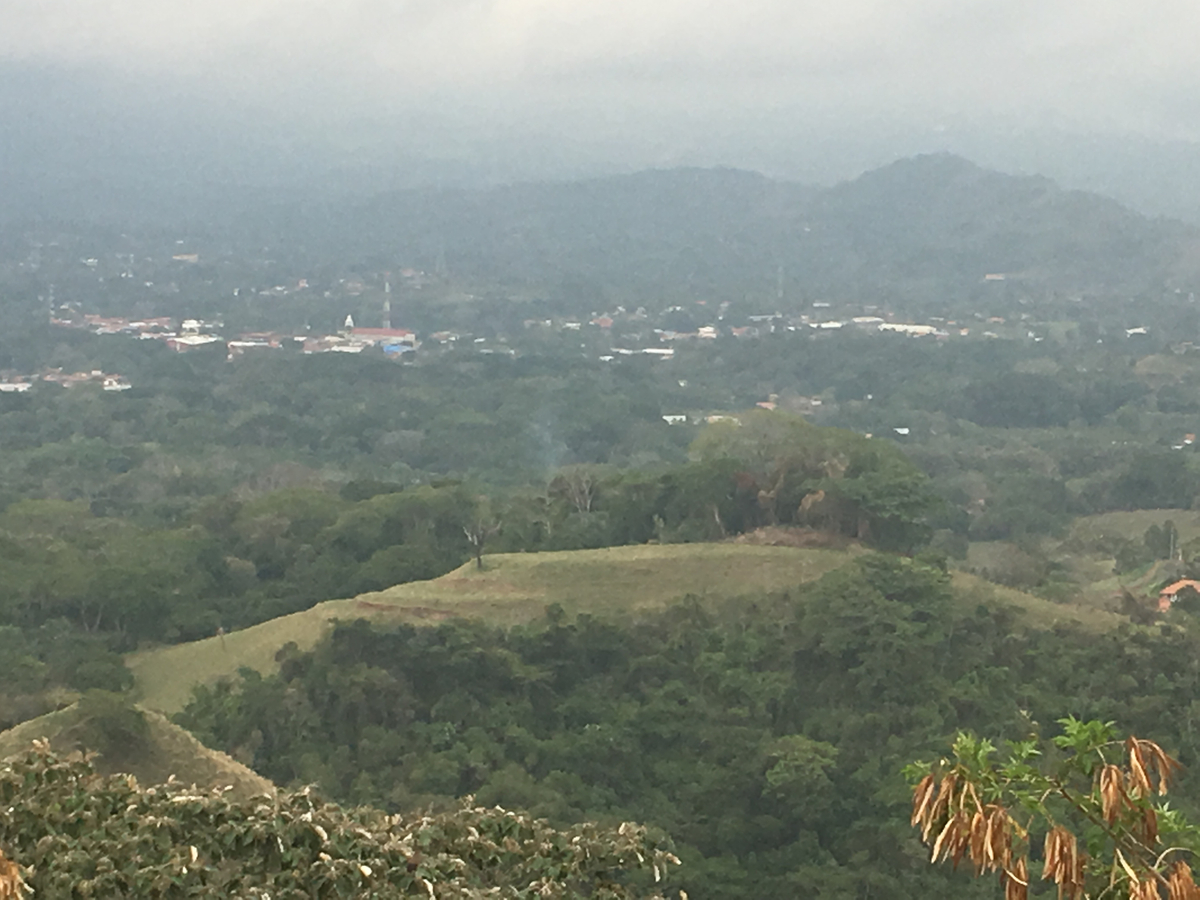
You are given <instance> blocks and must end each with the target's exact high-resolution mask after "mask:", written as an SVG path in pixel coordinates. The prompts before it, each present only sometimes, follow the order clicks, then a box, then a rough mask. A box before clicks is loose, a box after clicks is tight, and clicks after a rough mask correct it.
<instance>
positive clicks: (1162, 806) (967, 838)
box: [909, 718, 1200, 900]
mask: <svg viewBox="0 0 1200 900" xmlns="http://www.w3.org/2000/svg"><path fill="white" fill-rule="evenodd" d="M1059 723H1060V724H1061V725H1062V726H1063V732H1062V734H1060V735H1059V736H1057V737H1055V738H1054V739H1053V740H1052V741H1051V742H1049V744H1046V743H1044V742H1043V741H1041V740H1040V739H1038V738H1034V739H1032V740H1028V741H1020V742H1016V743H1010V744H1009V745H1008V747H1007V756H1006V758H1004V759H998V758H997V757H998V756H999V753H998V751H997V748H996V747H995V746H994V745H993V744H991V743H990V742H988V741H987V740H983V739H980V738H976V737H972V736H970V735H966V734H960V735H959V736H958V738H957V739H956V740H955V742H954V746H953V752H954V758H953V759H943V760H940V761H938V762H936V763H933V764H921V763H918V764H915V765H913V766H911V767H910V769H909V774H910V776H911V777H912V778H913V780H914V781H916V785H915V787H914V788H913V812H912V824H913V825H914V826H916V827H917V828H919V829H920V830H921V840H922V841H924V842H925V843H926V844H927V845H928V846H929V847H930V848H931V852H932V855H931V860H932V861H933V862H943V861H949V862H951V863H952V864H953V865H954V866H955V867H957V866H958V865H959V863H960V862H961V861H962V860H963V859H966V860H968V861H969V862H970V864H971V865H972V866H973V867H974V871H975V874H976V875H977V876H979V875H984V874H986V873H992V872H994V873H997V874H998V875H999V877H1000V881H1001V884H1002V885H1003V886H1004V896H1005V900H1026V898H1027V897H1028V895H1029V888H1030V880H1031V877H1032V876H1031V866H1033V865H1034V855H1035V854H1036V852H1037V851H1038V850H1039V849H1040V851H1041V853H1040V855H1041V860H1040V862H1041V866H1042V871H1041V878H1042V879H1044V880H1046V881H1048V882H1053V883H1054V884H1055V885H1057V887H1058V896H1059V898H1060V900H1061V898H1063V897H1067V898H1069V900H1081V898H1099V897H1106V898H1109V897H1111V898H1129V900H1164V898H1166V900H1200V888H1197V886H1196V882H1195V879H1194V878H1193V875H1192V871H1191V868H1190V867H1189V865H1188V862H1189V860H1191V859H1193V857H1194V856H1195V854H1196V853H1197V852H1200V829H1197V828H1196V827H1195V826H1193V825H1191V824H1189V823H1188V822H1186V821H1185V820H1184V819H1183V817H1182V816H1180V815H1179V813H1178V812H1176V811H1175V810H1172V809H1171V808H1170V807H1169V806H1168V805H1167V804H1166V803H1165V802H1164V801H1163V800H1162V799H1161V798H1162V797H1163V796H1164V795H1165V794H1166V793H1167V789H1168V787H1169V785H1170V782H1171V779H1172V777H1173V776H1174V774H1175V773H1176V772H1177V771H1178V769H1179V764H1178V763H1177V762H1176V761H1175V760H1173V759H1172V758H1171V757H1170V756H1168V755H1167V754H1166V753H1165V752H1164V751H1163V749H1162V748H1161V747H1159V746H1158V744H1155V743H1154V742H1153V741H1146V740H1141V739H1139V738H1136V737H1132V736H1131V737H1129V738H1127V739H1125V740H1123V741H1122V740H1118V738H1117V736H1116V733H1115V732H1114V730H1113V723H1111V722H1098V721H1080V720H1078V719H1075V718H1066V719H1060V720H1059Z"/></svg>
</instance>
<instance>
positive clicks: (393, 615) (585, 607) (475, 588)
mask: <svg viewBox="0 0 1200 900" xmlns="http://www.w3.org/2000/svg"><path fill="white" fill-rule="evenodd" d="M849 558H850V554H849V553H847V552H845V551H835V550H809V549H794V548H790V547H758V546H747V545H740V544H666V545H645V546H633V547H611V548H605V549H602V550H572V551H564V552H559V553H508V554H499V555H495V556H488V557H485V559H484V563H485V568H484V570H483V571H477V570H476V569H475V565H474V563H468V564H466V565H464V566H462V567H461V568H459V569H456V570H455V571H453V572H450V573H449V574H447V575H443V576H442V577H441V578H436V579H434V580H432V581H418V582H412V583H409V584H402V585H397V586H396V587H393V588H389V589H388V590H386V591H381V592H379V593H373V594H363V595H362V596H360V597H356V598H354V599H352V600H331V601H328V602H326V603H321V604H319V605H317V606H315V607H313V608H312V609H309V610H306V611H304V612H300V613H294V614H293V615H290V616H283V617H281V618H278V619H272V620H271V621H269V622H263V623H262V624H260V625H256V626H254V627H253V628H247V629H245V630H243V631H237V632H234V633H232V634H227V635H224V636H223V637H212V638H208V639H206V640H203V641H196V642H194V643H190V644H180V645H176V646H173V647H162V648H158V649H154V650H149V651H144V652H140V653H136V654H132V655H131V656H130V657H129V658H128V660H127V664H128V665H129V668H130V669H131V670H132V671H133V674H134V677H135V678H136V680H137V687H138V691H139V696H140V699H141V702H142V704H143V705H145V706H147V707H149V708H151V709H157V710H160V711H162V712H165V713H168V714H170V713H174V712H177V711H178V710H180V709H182V708H183V707H184V705H185V704H186V703H187V700H188V698H189V697H190V696H191V691H192V687H193V685H196V684H210V683H212V682H214V681H216V680H218V679H220V678H222V677H226V676H231V675H234V674H236V672H237V670H238V669H239V668H241V667H242V666H248V667H250V668H252V669H255V670H257V671H259V672H263V673H267V672H272V671H274V670H275V668H276V662H275V654H276V652H278V650H279V648H280V647H282V646H283V645H284V644H286V643H287V642H289V641H294V642H295V643H296V644H297V645H298V646H299V647H301V648H302V649H308V648H310V647H312V646H313V645H315V644H316V643H317V641H319V640H320V639H321V637H322V636H323V635H324V634H325V633H326V632H327V631H328V629H329V626H330V622H331V621H332V620H334V619H358V618H368V619H372V620H377V621H383V622H416V623H430V622H436V621H439V620H443V619H449V618H455V617H464V616H469V617H479V618H483V619H486V620H488V621H491V622H495V623H497V624H502V625H510V624H515V623H517V622H522V621H528V620H530V619H532V618H536V617H537V616H539V615H541V613H542V612H543V610H544V609H545V608H546V606H548V605H550V604H552V603H558V604H561V605H562V607H563V608H564V609H565V610H566V611H567V612H568V613H570V614H574V613H577V612H590V613H595V614H597V615H607V616H620V615H624V614H629V613H634V612H637V611H639V610H645V609H654V608H661V607H664V606H666V605H668V604H669V603H671V602H672V601H674V600H678V599H680V598H682V597H684V596H686V595H688V594H695V595H698V596H702V597H703V596H706V595H707V596H714V597H717V596H719V597H728V596H731V595H737V594H743V593H749V592H752V591H759V590H779V589H783V588H787V587H790V586H792V585H796V584H801V583H803V582H806V581H812V580H814V579H816V578H819V577H820V576H821V575H823V574H825V573H826V572H828V571H831V570H832V569H835V568H837V567H838V566H840V565H842V564H843V563H844V562H846V561H847V560H848V559H849Z"/></svg>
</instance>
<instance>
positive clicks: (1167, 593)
mask: <svg viewBox="0 0 1200 900" xmlns="http://www.w3.org/2000/svg"><path fill="white" fill-rule="evenodd" d="M1184 588H1191V589H1192V590H1193V591H1196V592H1197V593H1200V581H1192V580H1191V579H1189V578H1185V579H1183V580H1182V581H1176V582H1175V583H1174V584H1168V585H1167V586H1166V587H1165V588H1163V589H1162V590H1161V591H1159V592H1158V611H1159V612H1166V611H1167V610H1169V609H1170V608H1171V604H1172V603H1174V602H1175V601H1176V600H1178V599H1179V592H1180V591H1182V590H1183V589H1184Z"/></svg>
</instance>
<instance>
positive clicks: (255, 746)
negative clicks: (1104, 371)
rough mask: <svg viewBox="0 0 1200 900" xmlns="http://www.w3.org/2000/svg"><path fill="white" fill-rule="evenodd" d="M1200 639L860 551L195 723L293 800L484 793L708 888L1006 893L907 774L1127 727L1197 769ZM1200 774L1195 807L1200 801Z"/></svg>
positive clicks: (250, 696) (541, 628) (360, 640)
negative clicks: (588, 831) (981, 873)
mask: <svg viewBox="0 0 1200 900" xmlns="http://www.w3.org/2000/svg"><path fill="white" fill-rule="evenodd" d="M1197 640H1200V630H1198V629H1197V626H1196V624H1195V622H1194V621H1193V620H1192V618H1191V616H1190V615H1189V614H1187V613H1184V612H1182V611H1179V612H1177V613H1173V614H1172V617H1171V618H1170V619H1168V620H1167V622H1166V623H1164V624H1163V625H1161V626H1155V627H1153V628H1148V629H1147V628H1138V627H1133V626H1125V627H1123V628H1121V629H1119V630H1113V631H1106V632H1100V633H1097V632H1095V631H1091V630H1081V629H1079V628H1076V627H1066V626H1059V627H1057V628H1055V629H1053V630H1043V629H1041V628H1039V627H1036V626H1032V625H1031V624H1030V623H1028V622H1027V621H1026V620H1023V619H1022V617H1021V615H1020V614H1019V612H1017V611H1015V610H1013V609H1011V608H1005V607H1004V606H1003V605H1001V604H997V602H996V600H995V599H994V598H991V599H988V598H986V597H984V596H973V595H972V594H971V593H969V592H965V593H964V592H963V591H962V590H961V589H955V588H952V587H951V586H950V584H949V583H948V576H947V575H946V573H945V572H944V571H942V570H941V569H939V568H938V567H937V566H936V565H930V564H929V563H927V562H923V561H908V560H902V559H897V558H894V557H886V556H866V557H863V558H861V559H859V560H857V561H855V562H853V563H851V564H849V565H847V566H845V567H844V568H842V569H840V570H838V571H836V572H834V573H831V574H829V575H827V576H825V577H824V578H822V579H821V580H820V581H818V582H816V583H814V584H811V585H808V586H804V587H798V588H797V589H796V590H794V591H789V592H786V593H773V594H759V595H750V596H741V597H731V598H730V599H729V600H728V601H727V602H724V603H720V602H714V601H712V600H710V601H708V602H706V603H703V604H702V603H699V602H690V603H684V604H682V605H679V606H676V607H674V608H672V609H669V610H667V611H665V612H663V613H658V614H650V615H643V616H641V617H639V618H638V619H637V620H635V621H628V620H625V621H621V620H616V619H606V618H603V617H594V616H587V615H585V616H580V617H578V618H571V617H568V616H565V615H564V614H563V612H562V611H561V610H557V609H551V610H548V612H547V615H546V618H545V620H544V621H542V622H539V623H534V624H532V625H530V626H524V627H518V628H513V629H511V630H508V631H502V630H498V629H495V628H492V627H487V626H484V625H481V624H478V623H470V622H456V623H450V624H444V625H440V626H437V627H434V628H413V627H408V626H406V627H401V628H397V629H390V630H376V629H372V628H371V627H370V626H368V625H367V624H366V623H363V622H360V623H357V624H354V623H344V624H343V625H342V626H341V627H340V628H339V629H338V630H337V631H335V632H334V633H333V634H332V635H331V636H330V638H329V639H328V640H327V641H326V642H325V643H323V644H322V645H320V646H318V647H317V648H316V649H315V650H314V651H313V652H311V653H300V652H297V651H295V650H294V649H293V650H288V649H286V648H285V650H284V651H283V652H282V653H281V656H280V660H281V663H282V668H281V671H280V673H279V674H278V675H277V676H272V677H269V678H262V677H260V676H257V675H254V674H253V673H248V672H247V673H245V676H244V678H243V679H242V680H240V681H238V682H236V683H229V684H225V685H220V686H217V687H215V688H212V689H203V690H201V691H199V692H198V694H197V696H196V699H195V701H194V702H193V703H192V704H191V705H190V706H189V708H188V709H187V710H186V711H185V712H184V713H183V714H181V715H180V716H179V719H178V720H179V721H180V722H181V723H182V724H184V725H185V726H186V727H188V728H189V729H192V730H193V731H194V732H195V733H196V734H198V735H200V736H202V737H203V739H204V740H206V741H208V742H210V743H211V744H212V745H213V746H217V747H220V748H222V749H225V750H227V751H228V752H230V753H232V754H233V755H234V756H235V757H237V758H240V759H242V760H244V761H245V762H247V763H250V764H252V765H253V766H254V767H255V768H256V769H258V770H259V771H260V772H262V773H263V774H266V775H268V776H270V777H272V778H273V779H275V780H277V781H279V782H280V783H283V784H288V783H296V784H299V783H306V782H317V783H319V784H320V785H322V787H323V789H324V790H326V791H328V792H330V794H331V795H333V796H335V797H338V798H341V799H343V800H346V801H350V802H370V803H379V804H382V805H384V806H385V807H388V808H394V809H406V808H412V807H414V806H421V805H424V804H431V803H432V804H435V805H438V806H444V805H446V804H449V803H451V802H452V798H454V797H456V796H460V795H463V794H473V795H475V796H476V797H477V798H478V799H479V800H481V801H483V802H486V803H499V804H501V805H504V806H518V807H522V808H527V809H532V810H534V811H535V812H536V813H537V814H539V815H546V816H549V817H550V818H551V819H552V820H553V821H558V822H572V821H578V820H579V819H584V818H587V819H591V818H599V819H601V820H610V819H617V818H629V817H632V818H637V819H639V820H641V821H645V822H649V823H653V824H655V825H658V826H661V827H663V828H664V829H666V830H667V832H668V833H669V834H671V835H672V837H673V838H674V839H675V841H676V842H677V847H678V853H679V855H680V857H681V858H682V859H683V861H684V866H683V868H682V869H681V871H680V874H679V879H680V883H681V884H682V885H683V887H684V888H685V890H686V891H687V892H688V894H689V896H694V897H698V898H734V897H743V896H747V895H754V896H766V897H780V898H784V897H792V896H797V895H802V896H829V897H861V896H866V895H868V894H870V895H879V896H916V895H920V896H927V897H946V898H950V897H961V896H969V895H971V893H970V892H971V891H977V892H979V895H980V896H990V895H991V894H990V891H991V889H992V888H991V885H982V884H981V885H975V886H968V885H967V884H965V883H964V882H963V880H962V879H961V878H960V879H955V878H953V877H950V876H949V875H948V874H947V873H946V872H943V871H939V870H932V869H929V868H928V866H927V865H926V863H925V862H924V861H923V859H922V855H921V852H920V850H919V849H918V847H917V845H916V838H915V836H914V835H913V834H912V833H911V832H910V830H909V827H908V791H907V789H906V787H905V784H904V779H903V777H902V770H903V768H904V767H905V766H906V765H907V764H908V763H909V762H911V761H912V760H913V759H916V758H919V757H927V756H929V755H931V754H936V753H940V752H942V748H943V747H944V746H945V743H946V742H947V741H948V740H949V739H950V738H951V737H952V736H953V734H954V732H955V731H956V730H960V729H962V730H972V731H975V732H978V733H981V734H987V735H991V736H993V737H1004V738H1008V739H1011V740H1018V739H1024V738H1025V737H1027V736H1028V735H1029V734H1030V733H1031V732H1034V731H1039V730H1040V731H1043V732H1046V733H1048V734H1053V733H1055V731H1056V729H1057V727H1058V726H1057V725H1056V724H1055V721H1056V719H1057V718H1059V717H1061V716H1062V715H1063V714H1065V713H1072V714H1074V715H1077V716H1081V717H1096V718H1101V719H1105V720H1107V719H1112V720H1116V721H1118V722H1120V723H1121V725H1122V726H1123V727H1125V728H1128V729H1131V730H1136V732H1137V733H1138V734H1139V735H1143V736H1146V737H1148V738H1152V739H1157V740H1159V741H1161V742H1162V743H1163V744H1164V745H1165V746H1166V747H1168V748H1169V750H1170V751H1171V752H1173V753H1175V754H1177V755H1179V756H1180V758H1181V759H1182V760H1183V761H1184V763H1185V764H1194V763H1195V762H1196V761H1197V759H1198V758H1200V757H1198V756H1197V754H1198V753H1200V747H1197V745H1196V744H1195V741H1194V738H1193V735H1192V732H1193V725H1194V723H1193V721H1192V720H1193V716H1194V713H1195V710H1196V709H1197V708H1200V670H1198V669H1197V667H1196V664H1195V660H1196V659H1197V658H1200V657H1198V656H1197V651H1198V650H1200V646H1198V645H1197ZM1193 789H1194V778H1193V777H1192V776H1190V775H1189V776H1187V777H1186V779H1185V784H1183V786H1182V787H1181V789H1180V790H1179V797H1180V798H1181V800H1180V802H1181V803H1182V804H1183V806H1184V808H1185V809H1188V810H1191V809H1192V808H1193V806H1194V799H1193V796H1194V795H1193V793H1192V791H1193Z"/></svg>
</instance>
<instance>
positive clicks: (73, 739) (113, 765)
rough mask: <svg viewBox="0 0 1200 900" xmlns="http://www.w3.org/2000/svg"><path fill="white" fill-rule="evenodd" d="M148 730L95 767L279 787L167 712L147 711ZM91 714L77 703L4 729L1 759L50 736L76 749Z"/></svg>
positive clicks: (146, 778)
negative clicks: (199, 737) (203, 740)
mask: <svg viewBox="0 0 1200 900" xmlns="http://www.w3.org/2000/svg"><path fill="white" fill-rule="evenodd" d="M144 714H145V717H146V724H147V726H148V733H147V735H146V738H145V740H144V742H142V744H141V745H140V746H136V747H132V746H130V747H127V748H126V750H125V752H122V753H121V754H119V755H109V756H105V755H101V756H99V757H98V758H97V759H96V768H97V769H98V770H99V771H100V772H102V773H104V774H115V773H118V772H120V773H129V774H131V775H134V776H135V777H136V778H137V779H138V781H140V782H142V783H143V784H147V785H150V784H162V783H163V782H165V781H167V779H168V778H170V777H171V776H172V775H174V776H175V778H176V779H177V780H179V781H182V782H183V783H184V784H196V785H199V786H200V787H204V788H218V787H219V788H225V787H229V788H232V790H233V792H234V793H235V794H236V795H237V796H239V797H252V796H258V795H262V794H273V793H274V792H275V786H274V785H273V784H272V783H271V782H270V781H268V780H267V779H265V778H263V777H261V776H259V775H256V774H255V773H254V772H252V771H251V770H250V769H248V768H247V767H246V766H243V765H242V764H241V763H239V762H237V761H236V760H233V759H231V758H230V757H228V756H226V755H225V754H224V753H221V752H220V751H218V750H210V749H209V748H207V747H205V746H204V745H203V744H201V743H200V742H199V741H198V740H196V739H195V738H194V737H192V736H191V735H190V734H189V733H188V732H186V731H184V730H183V729H182V728H180V727H179V726H178V725H175V724H174V723H172V722H171V721H169V720H168V719H167V718H166V717H165V716H162V715H160V714H159V713H156V712H151V711H146V712H145V713H144ZM87 724H88V723H87V716H86V714H84V713H83V712H82V711H81V709H80V706H79V704H76V705H74V706H70V707H67V708H66V709H62V710H59V711H58V712H52V713H48V714H47V715H44V716H39V717H38V718H36V719H30V720H29V721H28V722H22V723H21V724H20V725H18V726H16V727H15V728H11V729H9V730H8V731H4V732H0V759H4V758H7V757H9V756H14V755H16V754H18V753H21V752H23V751H25V750H26V749H28V747H29V745H30V744H31V743H32V742H33V741H35V740H40V739H43V738H45V739H48V740H49V741H50V745H51V747H53V748H54V749H55V750H58V751H60V752H69V751H71V750H75V749H78V748H79V746H80V743H81V741H82V743H84V744H86V743H88V741H87V740H86V738H85V737H84V735H85V733H86V726H87Z"/></svg>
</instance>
